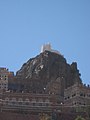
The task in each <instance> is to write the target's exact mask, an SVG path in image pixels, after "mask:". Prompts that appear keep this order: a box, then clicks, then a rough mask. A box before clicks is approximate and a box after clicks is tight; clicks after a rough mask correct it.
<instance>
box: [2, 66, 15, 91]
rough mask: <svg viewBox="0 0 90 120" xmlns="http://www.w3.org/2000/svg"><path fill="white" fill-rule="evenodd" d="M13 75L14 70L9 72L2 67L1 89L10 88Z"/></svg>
mask: <svg viewBox="0 0 90 120" xmlns="http://www.w3.org/2000/svg"><path fill="white" fill-rule="evenodd" d="M13 75H14V74H13V72H9V71H8V69H6V68H0V90H8V80H9V77H10V76H13Z"/></svg>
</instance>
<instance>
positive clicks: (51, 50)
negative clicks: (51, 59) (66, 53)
mask: <svg viewBox="0 0 90 120" xmlns="http://www.w3.org/2000/svg"><path fill="white" fill-rule="evenodd" d="M44 51H50V52H54V53H56V54H60V52H59V51H57V50H54V49H52V47H51V44H50V43H47V44H44V45H42V47H41V53H42V52H44Z"/></svg>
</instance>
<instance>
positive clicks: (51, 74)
mask: <svg viewBox="0 0 90 120" xmlns="http://www.w3.org/2000/svg"><path fill="white" fill-rule="evenodd" d="M15 81H16V82H15V84H17V85H18V86H19V87H18V88H19V89H21V90H24V91H25V90H26V91H31V92H35V93H54V94H60V95H63V91H64V89H65V88H67V87H69V86H72V85H73V84H74V83H76V82H81V79H80V73H79V70H78V69H77V63H76V62H73V63H72V64H71V65H70V64H68V63H67V61H66V59H65V58H64V57H63V55H61V54H57V53H54V52H50V51H44V52H42V53H40V54H39V55H37V56H36V57H35V58H31V59H29V60H28V61H27V62H26V63H24V64H23V65H22V67H21V69H20V70H19V71H17V73H16V76H15Z"/></svg>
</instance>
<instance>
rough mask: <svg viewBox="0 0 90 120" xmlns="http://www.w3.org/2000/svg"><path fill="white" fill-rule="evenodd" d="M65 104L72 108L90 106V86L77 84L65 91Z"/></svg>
mask: <svg viewBox="0 0 90 120" xmlns="http://www.w3.org/2000/svg"><path fill="white" fill-rule="evenodd" d="M64 103H65V105H70V106H78V105H79V106H88V105H90V86H89V85H88V86H85V85H83V84H75V85H73V86H71V87H69V88H67V89H65V91H64Z"/></svg>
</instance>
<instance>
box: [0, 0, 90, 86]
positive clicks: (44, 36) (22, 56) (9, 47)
mask: <svg viewBox="0 0 90 120" xmlns="http://www.w3.org/2000/svg"><path fill="white" fill-rule="evenodd" d="M47 42H50V43H51V44H52V47H53V48H54V49H56V50H58V51H60V52H61V53H62V54H63V55H64V57H65V58H66V59H67V62H68V63H69V64H71V63H72V62H73V61H76V62H77V64H78V69H79V70H80V73H81V78H82V80H83V82H84V83H87V84H88V83H90V53H89V52H90V0H0V67H7V68H9V70H10V71H14V72H16V71H17V70H19V69H20V68H21V66H22V64H23V63H25V62H26V61H27V60H28V59H29V58H32V57H34V56H36V55H38V54H39V53H40V47H41V45H42V44H44V43H47Z"/></svg>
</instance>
